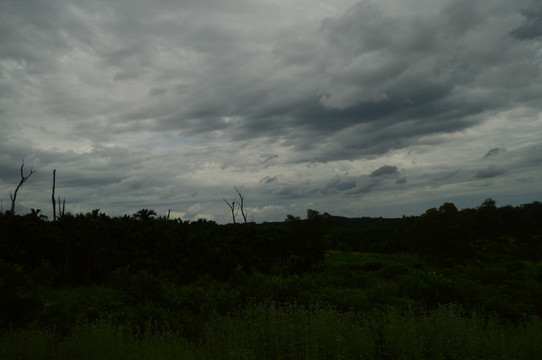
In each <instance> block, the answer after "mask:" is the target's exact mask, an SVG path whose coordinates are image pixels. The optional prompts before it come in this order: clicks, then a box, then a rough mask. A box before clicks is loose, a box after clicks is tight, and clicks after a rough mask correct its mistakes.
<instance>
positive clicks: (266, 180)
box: [259, 176, 278, 184]
mask: <svg viewBox="0 0 542 360" xmlns="http://www.w3.org/2000/svg"><path fill="white" fill-rule="evenodd" d="M277 181H278V178H277V177H276V176H273V177H269V176H266V177H264V178H263V179H260V181H259V183H260V184H271V183H275V182H277Z"/></svg>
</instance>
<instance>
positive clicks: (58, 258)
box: [0, 199, 542, 358]
mask: <svg viewBox="0 0 542 360" xmlns="http://www.w3.org/2000/svg"><path fill="white" fill-rule="evenodd" d="M269 302H272V303H273V304H280V307H281V308H282V307H283V306H286V307H288V306H290V305H291V304H297V305H296V306H299V309H298V311H300V312H301V313H303V314H305V312H306V311H312V310H310V309H315V307H316V308H319V309H323V308H322V306H323V307H324V308H325V307H326V306H327V307H330V309H333V310H332V311H333V312H336V313H337V314H346V313H352V314H359V315H360V316H361V314H368V313H371V312H373V311H380V313H381V314H385V313H387V310H386V309H389V308H390V307H392V308H393V309H396V310H393V311H398V312H397V313H395V314H396V315H394V316H397V318H399V317H400V315H399V314H400V313H401V312H403V311H404V312H407V313H409V314H413V316H418V315H417V314H423V312H424V311H439V310H438V309H439V308H440V307H441V306H442V304H455V305H454V306H455V308H454V309H456V310H454V314H459V315H458V316H465V319H464V320H461V321H467V322H468V321H470V320H468V319H474V318H477V319H481V320H480V321H482V322H483V321H489V319H497V320H495V321H503V322H504V323H505V324H506V323H509V324H516V325H517V324H521V323H522V322H524V321H527V320H529V319H532V318H533V317H535V318H538V317H540V316H542V204H541V203H539V202H533V203H531V204H525V205H522V206H518V207H512V206H504V207H497V206H496V204H495V202H494V201H493V200H491V199H489V200H486V201H485V202H484V203H483V204H482V205H481V206H479V207H478V208H476V209H464V210H458V209H457V208H456V207H455V206H454V205H453V204H451V203H445V204H443V205H442V206H441V207H439V208H438V209H436V208H434V209H429V210H427V211H426V212H425V213H424V214H422V215H420V216H416V217H403V218H401V219H381V218H378V219H377V218H359V219H348V218H342V217H336V216H331V215H329V214H320V213H319V212H317V211H315V210H310V209H309V210H308V211H307V219H305V220H302V219H299V218H297V217H294V216H291V215H289V216H288V217H287V219H286V221H284V222H281V223H264V224H230V225H218V224H216V223H214V222H211V221H204V220H200V221H196V222H188V221H181V220H180V219H174V220H169V219H166V218H160V217H156V215H155V213H154V211H152V210H147V209H143V210H140V211H139V212H137V213H136V214H134V215H133V216H123V217H113V218H112V217H109V216H107V215H105V214H103V213H100V212H99V210H94V211H92V212H90V213H87V214H76V215H73V214H64V215H62V216H60V217H59V218H58V219H57V220H56V221H49V220H47V219H46V218H45V217H44V216H42V215H41V214H40V212H39V210H33V211H32V212H31V213H30V214H27V215H22V216H19V215H13V214H10V213H5V214H0V308H1V309H2V310H3V311H2V312H1V313H0V332H1V331H2V329H4V331H6V329H10V328H12V329H13V328H25V327H26V326H32V327H37V328H39V329H49V330H50V331H53V333H56V334H60V335H62V336H68V335H69V334H70V332H71V331H72V330H73V329H81V328H80V326H83V327H84V326H85V324H93V326H94V325H96V324H99V323H101V324H105V325H102V326H105V328H106V329H113V328H117V327H123V328H125V329H133V331H134V334H137V333H140V332H145V331H147V330H148V328H149V326H151V327H153V328H155V329H162V330H159V331H163V330H164V329H167V331H168V332H169V333H170V334H177V335H180V336H181V337H182V339H184V340H183V341H188V342H193V343H200V342H201V341H204V339H208V336H209V331H215V330H216V331H221V330H220V329H218V330H217V329H216V328H213V327H215V326H221V325H220V324H222V321H223V320H224V319H229V320H227V321H230V322H232V321H233V322H237V321H240V323H239V324H238V325H235V326H245V325H246V324H245V321H249V322H250V321H251V320H250V316H249V318H247V317H246V316H247V315H246V314H247V313H245V312H244V310H245V309H251V308H253V306H255V305H257V304H262V303H267V304H269ZM266 309H267V310H265V311H264V312H267V311H271V310H272V309H271V310H269V309H270V308H266ZM239 311H240V312H241V313H240V314H241V315H239V316H240V317H239V318H236V317H235V316H234V315H231V314H233V313H236V312H239ZM273 311H274V310H273ZM296 311H297V310H296ZM330 311H331V310H330ZM318 314H320V313H314V316H316V317H315V318H314V319H315V321H319V320H318V316H320V315H322V316H328V315H325V314H328V313H327V312H326V311H324V312H322V313H321V314H320V315H318ZM251 316H252V315H251ZM266 316H267V315H266ZM304 316H305V315H304ZM337 316H341V315H337ZM382 316H386V315H382ZM454 316H455V315H454ZM452 318H453V316H452ZM221 319H222V320H221ZM450 319H451V318H450ZM484 319H485V320H484ZM334 321H335V320H334ZM341 321H342V320H341ZM477 321H478V320H477ZM491 321H493V320H491ZM529 321H530V320H529ZM536 321H538V320H536ZM415 322H416V321H415V320H413V323H415ZM243 324H245V325H243ZM78 326H79V327H78ZM228 326H229V325H228ZM232 326H233V325H232ZM341 326H342V325H341ZM348 326H350V325H348ZM352 326H354V327H355V326H356V325H352ZM514 326H515V325H514ZM210 327H211V328H213V329H215V330H212V329H211V330H210ZM533 329H534V328H533ZM373 330H374V329H373ZM10 331H11V330H9V331H8V332H7V333H6V332H4V334H12V335H13V334H14V333H13V332H10ZM108 331H109V330H108ZM266 331H272V330H271V329H267V330H266ZM273 331H274V330H273ZM506 331H508V330H506ZM533 331H534V332H536V331H539V330H533ZM372 334H373V335H372V336H376V335H378V334H376V335H375V333H374V332H373V333H372ZM537 334H538V335H540V334H539V333H537ZM12 335H9V336H12ZM6 336H8V335H6ZM322 336H324V335H322ZM325 336H335V334H327V335H325ZM325 336H324V337H325ZM341 336H343V335H341ZM390 336H391V335H390ZM458 336H459V335H458ZM484 336H485V335H484ZM529 336H531V335H529ZM119 339H120V338H119ZM123 339H124V338H123ZM373 340H374V342H373V343H371V344H372V345H367V346H369V347H371V346H372V348H373V349H375V348H374V346H377V347H378V346H380V345H378V344H377V340H378V339H376V338H373ZM119 341H124V340H122V339H120V340H119ZM205 341H207V340H205ZM232 341H233V340H232ZM235 341H240V340H239V339H237V340H235ZM259 341H260V340H257V342H259ZM378 341H380V340H378ZM387 341H392V340H387ZM522 341H523V340H522ZM223 345H224V346H226V345H227V344H223ZM217 346H218V345H217ZM220 346H222V345H220ZM239 346H241V345H239ZM243 346H244V345H243ZM207 350H209V349H207ZM207 350H205V351H207ZM217 351H218V350H217ZM382 356H383V357H382V358H385V356H384V355H382ZM413 356H414V355H413Z"/></svg>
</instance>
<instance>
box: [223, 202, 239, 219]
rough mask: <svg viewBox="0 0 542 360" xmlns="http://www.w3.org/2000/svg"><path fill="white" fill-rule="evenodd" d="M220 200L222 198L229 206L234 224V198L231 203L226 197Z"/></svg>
mask: <svg viewBox="0 0 542 360" xmlns="http://www.w3.org/2000/svg"><path fill="white" fill-rule="evenodd" d="M222 200H224V202H225V203H226V204H228V206H229V208H230V210H231V217H232V218H233V223H234V224H235V223H236V221H235V216H236V215H237V214H236V213H235V200H234V201H232V202H231V204H230V203H229V202H228V201H227V200H226V199H222Z"/></svg>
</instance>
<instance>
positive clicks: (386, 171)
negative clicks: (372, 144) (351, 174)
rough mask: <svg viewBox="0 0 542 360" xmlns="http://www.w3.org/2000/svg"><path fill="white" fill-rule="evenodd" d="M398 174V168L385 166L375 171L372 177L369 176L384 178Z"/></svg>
mask: <svg viewBox="0 0 542 360" xmlns="http://www.w3.org/2000/svg"><path fill="white" fill-rule="evenodd" d="M397 172H399V169H398V168H397V166H389V165H384V166H381V167H379V168H378V169H376V170H375V171H373V172H372V173H371V175H369V176H371V177H376V176H382V175H391V174H396V173H397Z"/></svg>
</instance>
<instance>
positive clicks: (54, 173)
mask: <svg viewBox="0 0 542 360" xmlns="http://www.w3.org/2000/svg"><path fill="white" fill-rule="evenodd" d="M55 183H56V169H54V170H53V195H51V201H52V202H53V221H56V202H55ZM59 200H60V199H59ZM58 205H59V206H60V201H59V204H58Z"/></svg>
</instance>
